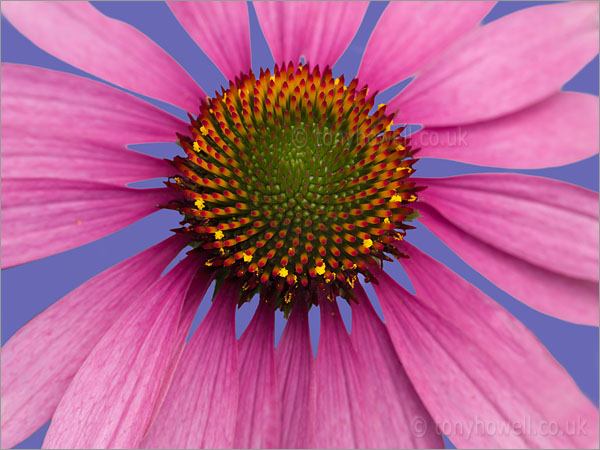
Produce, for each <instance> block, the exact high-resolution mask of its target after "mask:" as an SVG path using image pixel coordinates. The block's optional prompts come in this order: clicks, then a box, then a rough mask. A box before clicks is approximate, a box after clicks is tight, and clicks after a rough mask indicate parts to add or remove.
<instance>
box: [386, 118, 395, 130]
mask: <svg viewBox="0 0 600 450" xmlns="http://www.w3.org/2000/svg"><path fill="white" fill-rule="evenodd" d="M392 125H394V121H393V120H390V123H388V126H387V127H385V131H390V130H391V129H392Z"/></svg>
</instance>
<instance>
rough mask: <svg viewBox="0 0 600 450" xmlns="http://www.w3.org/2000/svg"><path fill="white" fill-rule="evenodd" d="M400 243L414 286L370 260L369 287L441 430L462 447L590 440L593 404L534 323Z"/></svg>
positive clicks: (594, 436)
mask: <svg viewBox="0 0 600 450" xmlns="http://www.w3.org/2000/svg"><path fill="white" fill-rule="evenodd" d="M404 249H405V251H406V252H407V253H408V254H409V258H406V259H405V258H401V263H402V265H403V267H404V268H405V269H406V271H407V273H408V274H409V276H410V279H411V281H412V283H413V286H414V287H415V289H416V292H417V294H416V296H414V295H412V294H410V293H409V292H407V291H406V290H405V289H403V288H402V287H401V286H399V285H398V284H397V283H395V282H394V280H392V279H391V278H390V277H389V276H388V275H386V274H385V273H384V272H383V271H381V270H380V269H379V268H377V267H375V268H373V270H374V273H375V275H376V277H377V280H378V281H379V284H378V285H377V284H374V288H375V291H376V293H377V297H378V298H379V301H380V303H381V306H382V308H383V313H384V316H385V319H386V324H387V328H388V331H389V333H390V336H391V338H392V342H393V343H394V347H395V348H396V351H397V353H398V355H399V356H400V360H401V361H402V364H403V365H404V368H405V370H406V372H407V374H408V376H409V378H410V379H411V381H412V383H413V386H414V387H415V389H416V391H417V393H418V394H419V396H420V397H421V400H422V401H423V403H424V404H425V406H426V407H427V410H428V411H429V412H430V414H431V416H432V417H433V419H434V420H435V422H436V423H437V425H438V428H439V430H440V432H443V433H445V434H447V435H448V437H449V438H450V439H451V440H452V442H453V443H454V444H455V445H456V446H457V447H459V448H477V447H482V448H539V447H541V448H579V447H582V448H595V447H597V446H598V411H597V409H596V408H595V407H594V406H593V404H592V403H591V402H590V400H589V399H587V398H586V397H585V396H584V395H583V394H582V393H581V391H580V390H579V388H578V387H577V385H576V384H575V382H574V381H573V380H572V379H571V378H570V377H569V375H568V373H567V372H566V371H565V369H564V368H563V367H562V366H561V365H560V364H559V363H558V362H556V360H554V358H553V357H552V356H551V355H550V353H549V352H548V351H547V350H546V349H545V348H544V346H543V345H542V344H541V343H540V342H539V341H538V340H537V338H536V337H535V336H534V335H533V333H531V332H530V331H529V330H528V329H527V328H525V326H523V324H521V323H520V322H519V321H518V320H517V319H516V318H514V317H513V316H511V315H510V314H509V313H508V312H507V311H506V310H505V309H504V308H502V307H501V306H500V305H498V304H497V303H496V302H494V301H493V300H492V299H490V298H489V297H487V296H486V295H484V294H483V293H482V292H480V291H479V290H477V289H476V288H475V287H474V286H472V285H470V284H468V283H467V282H466V281H464V280H462V279H461V278H460V277H458V276H457V275H456V274H455V273H454V272H452V271H450V270H449V269H448V268H446V267H445V266H443V265H442V264H440V263H438V262H437V261H435V260H433V259H431V258H430V257H428V256H427V255H425V254H423V253H422V252H420V251H418V250H417V249H415V248H414V247H412V246H409V245H407V244H405V247H404ZM551 430H552V431H551Z"/></svg>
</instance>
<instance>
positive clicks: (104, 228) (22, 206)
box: [2, 178, 174, 268]
mask: <svg viewBox="0 0 600 450" xmlns="http://www.w3.org/2000/svg"><path fill="white" fill-rule="evenodd" d="M173 198H174V191H173V190H172V189H168V188H159V189H130V188H125V187H120V186H113V185H109V184H101V183H93V182H86V181H74V180H55V179H48V178H8V179H3V180H2V267H3V268H4V267H11V266H14V265H17V264H23V263H25V262H28V261H33V260H35V259H40V258H44V257H46V256H49V255H53V254H56V253H60V252H63V251H65V250H69V249H71V248H74V247H77V246H79V245H83V244H86V243H88V242H91V241H93V240H95V239H99V238H101V237H103V236H106V235H107V234H110V233H113V232H115V231H117V230H120V229H121V228H124V227H126V226H127V225H130V224H132V223H133V222H135V221H137V220H139V219H141V218H143V217H145V216H147V215H149V214H152V213H153V212H155V211H157V205H160V204H165V203H168V202H169V201H170V200H172V199H173Z"/></svg>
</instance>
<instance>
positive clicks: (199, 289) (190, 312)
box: [150, 259, 214, 423]
mask: <svg viewBox="0 0 600 450" xmlns="http://www.w3.org/2000/svg"><path fill="white" fill-rule="evenodd" d="M200 261H202V259H200ZM213 277H214V271H210V272H209V271H202V270H201V271H198V273H197V274H196V277H195V278H194V279H193V280H192V283H191V284H190V288H189V290H188V292H187V294H186V296H185V300H184V302H183V306H182V308H181V317H180V318H179V325H178V326H177V334H176V335H175V344H174V345H173V350H172V353H171V357H170V359H169V362H168V365H167V368H166V369H165V375H164V376H163V381H162V385H161V388H160V392H159V394H158V398H157V401H156V403H155V406H154V411H153V414H152V418H151V420H150V423H152V422H153V421H154V419H155V418H156V415H157V414H158V411H159V410H160V407H161V406H162V402H163V400H164V398H165V396H166V395H167V392H168V390H169V387H170V386H171V381H172V379H173V374H174V373H175V369H176V368H177V364H178V363H179V359H180V358H181V354H182V353H183V349H184V346H185V341H186V339H187V337H188V335H189V334H190V328H191V326H192V321H193V320H194V317H195V316H196V312H197V310H198V306H199V305H200V302H202V299H203V298H204V295H205V294H206V291H207V290H208V287H209V286H210V284H211V283H212V281H213Z"/></svg>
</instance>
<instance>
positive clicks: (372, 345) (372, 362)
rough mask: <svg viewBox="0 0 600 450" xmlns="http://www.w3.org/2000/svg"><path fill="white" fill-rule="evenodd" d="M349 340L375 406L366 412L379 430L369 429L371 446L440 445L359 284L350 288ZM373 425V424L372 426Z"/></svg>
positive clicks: (423, 408) (381, 324) (427, 416)
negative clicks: (370, 387)
mask: <svg viewBox="0 0 600 450" xmlns="http://www.w3.org/2000/svg"><path fill="white" fill-rule="evenodd" d="M354 293H355V294H356V297H357V300H358V302H351V306H352V333H351V335H350V336H351V338H352V343H353V344H354V348H355V349H356V351H357V353H358V354H359V355H360V357H361V358H362V360H363V362H364V364H365V367H366V369H367V380H368V382H370V383H371V384H372V386H373V394H374V400H375V401H374V405H375V408H374V409H373V410H371V411H370V412H369V413H368V414H367V418H368V420H369V421H374V420H378V421H380V422H381V424H382V425H383V427H382V428H381V431H382V433H381V434H379V435H376V434H375V433H371V441H372V445H373V446H374V448H444V443H443V441H442V437H441V435H440V433H436V428H435V424H434V422H433V419H432V418H431V416H430V415H429V413H428V412H427V410H426V409H425V407H424V406H423V403H422V402H421V400H420V399H419V396H418V395H417V393H416V392H415V390H414V388H413V387H412V384H411V381H410V380H409V378H408V376H407V375H406V372H405V371H404V368H403V367H402V363H401V362H400V360H399V359H398V355H397V354H396V351H395V350H394V346H393V344H392V341H391V339H390V336H389V334H388V332H387V330H386V328H385V325H384V324H383V323H382V322H381V320H380V319H379V317H378V316H377V313H376V312H375V310H374V309H373V306H372V305H371V302H370V301H369V298H368V297H367V294H366V293H365V291H364V290H363V288H362V286H360V284H358V283H357V284H356V287H355V288H354ZM375 429H377V427H375Z"/></svg>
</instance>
